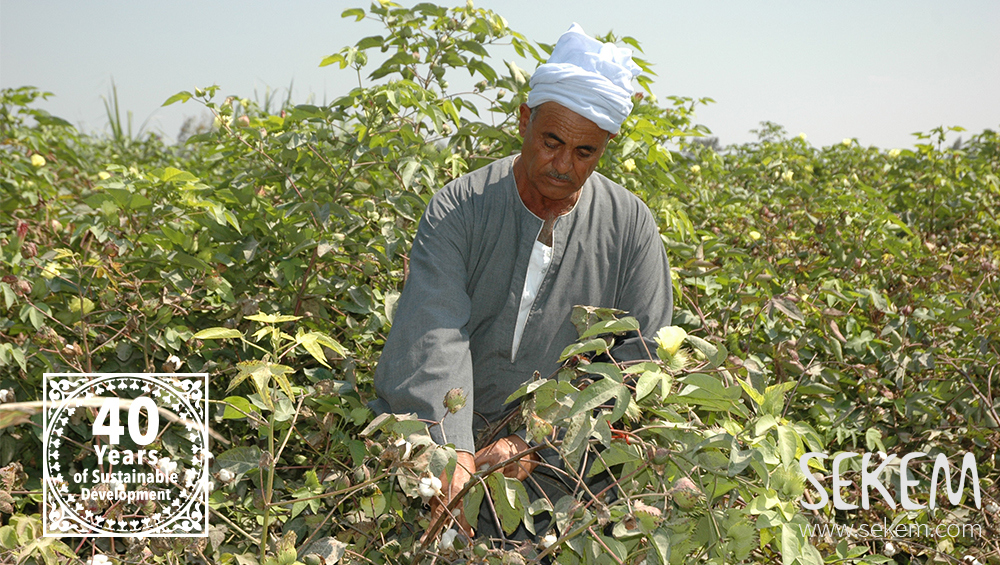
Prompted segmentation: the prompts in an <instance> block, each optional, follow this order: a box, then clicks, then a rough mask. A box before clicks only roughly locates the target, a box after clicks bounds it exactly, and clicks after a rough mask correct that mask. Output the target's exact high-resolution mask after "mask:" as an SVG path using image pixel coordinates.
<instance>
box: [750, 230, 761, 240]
mask: <svg viewBox="0 0 1000 565" xmlns="http://www.w3.org/2000/svg"><path fill="white" fill-rule="evenodd" d="M748 235H750V239H752V240H754V241H757V240H758V239H760V232H759V231H757V230H750V233H749V234H748Z"/></svg>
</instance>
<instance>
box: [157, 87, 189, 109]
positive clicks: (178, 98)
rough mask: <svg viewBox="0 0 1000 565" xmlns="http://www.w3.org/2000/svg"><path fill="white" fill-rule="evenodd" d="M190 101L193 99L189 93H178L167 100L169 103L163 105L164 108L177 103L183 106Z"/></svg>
mask: <svg viewBox="0 0 1000 565" xmlns="http://www.w3.org/2000/svg"><path fill="white" fill-rule="evenodd" d="M190 99H191V93H190V92H187V91H182V92H178V93H177V94H174V95H173V96H171V97H170V98H167V101H166V102H164V103H163V106H169V105H171V104H173V103H175V102H180V103H181V104H183V103H185V102H187V101H188V100H190ZM161 107H162V106H161Z"/></svg>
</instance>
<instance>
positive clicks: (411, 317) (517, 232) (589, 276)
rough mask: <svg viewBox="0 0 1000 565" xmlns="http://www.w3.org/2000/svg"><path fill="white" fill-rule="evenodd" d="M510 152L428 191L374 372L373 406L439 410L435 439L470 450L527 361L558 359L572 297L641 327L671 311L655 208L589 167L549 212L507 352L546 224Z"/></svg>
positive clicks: (553, 362) (421, 413)
mask: <svg viewBox="0 0 1000 565" xmlns="http://www.w3.org/2000/svg"><path fill="white" fill-rule="evenodd" d="M513 159H514V158H513V157H507V158H505V159H501V160H499V161H497V162H495V163H493V164H491V165H489V166H487V167H484V168H482V169H479V170H477V171H474V172H472V173H469V174H467V175H465V176H463V177H460V178H458V179H456V180H454V181H453V182H451V183H449V184H448V185H447V186H445V187H444V188H443V189H441V190H440V191H439V192H438V193H437V194H435V195H434V197H433V198H431V201H430V203H429V204H428V205H427V209H426V211H425V212H424V215H423V218H422V219H421V221H420V225H419V227H418V229H417V235H416V237H415V238H414V240H413V249H412V251H411V253H410V272H409V276H408V278H407V281H406V285H405V287H404V289H403V292H402V296H401V297H400V299H399V303H398V308H397V310H396V315H395V318H394V320H393V325H392V329H391V331H390V333H389V337H388V339H387V341H386V344H385V347H384V349H383V351H382V356H381V359H380V360H379V364H378V367H377V368H376V371H375V390H376V392H377V393H378V396H379V399H378V400H376V401H375V402H374V403H373V405H372V406H373V408H375V410H376V411H379V412H394V413H407V412H413V413H416V414H417V416H418V417H420V418H423V419H427V420H432V421H440V420H441V419H442V418H444V422H443V424H442V425H441V426H432V427H431V435H432V437H433V438H434V440H435V441H437V442H438V443H441V444H444V443H453V444H454V445H455V448H456V449H459V450H465V451H470V452H472V453H475V451H476V447H475V443H474V438H475V437H476V434H477V433H478V431H479V430H480V429H481V428H482V427H483V426H484V425H486V424H487V423H488V422H495V421H497V420H498V419H500V418H501V417H502V416H503V415H504V413H505V412H506V411H507V409H508V408H509V407H505V406H504V401H505V400H506V399H507V397H508V396H509V395H510V394H511V393H512V392H513V391H515V390H517V388H518V387H519V386H521V384H523V383H524V382H525V381H527V380H528V379H530V378H531V376H532V374H533V373H534V371H536V370H537V371H539V372H540V373H541V375H542V376H546V377H547V376H549V375H550V374H551V373H553V372H554V371H556V370H557V369H558V368H559V362H558V359H559V354H560V353H561V352H562V350H563V349H564V348H565V347H566V346H567V345H569V344H571V343H573V342H575V341H576V339H577V335H578V334H577V330H576V328H575V327H574V326H573V324H572V323H571V322H570V314H571V311H572V308H573V306H574V305H578V304H579V305H588V306H604V307H614V308H620V309H622V310H626V311H628V312H629V313H630V315H632V316H635V317H636V318H637V319H638V320H639V323H640V329H641V332H642V334H643V336H645V337H647V338H651V337H653V335H654V334H655V332H656V331H657V330H658V329H659V328H660V327H662V326H664V325H668V324H669V323H670V319H671V313H672V291H671V284H670V266H669V264H668V262H667V255H666V252H665V250H664V246H663V241H662V240H661V238H660V234H659V230H658V228H657V225H656V221H655V220H654V218H653V215H652V214H651V213H650V211H649V208H647V207H646V205H645V204H644V203H643V202H642V201H641V200H640V199H639V198H638V197H637V196H635V195H634V194H632V193H631V192H629V191H628V190H626V189H625V188H623V187H621V186H619V185H618V184H615V183H614V182H612V181H610V180H608V179H607V178H606V177H604V176H603V175H601V174H599V173H594V174H592V175H591V176H590V178H589V179H588V180H587V182H586V183H585V184H584V185H583V189H582V192H581V194H580V199H579V200H578V201H577V204H576V206H575V207H574V208H573V210H572V211H570V212H569V213H568V214H565V215H563V216H560V217H559V218H558V219H557V221H556V223H555V228H554V232H553V246H552V262H551V263H550V265H549V267H548V270H547V271H546V272H545V277H544V279H543V280H542V284H541V287H540V288H539V289H538V295H537V297H536V299H535V303H534V305H533V306H532V308H531V311H530V313H529V315H528V320H527V324H526V326H525V329H524V335H523V338H522V340H521V344H520V347H519V349H518V352H517V357H516V358H515V359H514V360H511V351H512V343H513V336H514V325H515V322H516V319H517V313H518V308H519V306H520V302H521V292H522V290H523V289H524V279H525V274H526V272H527V268H528V260H529V258H530V257H531V250H532V247H533V245H534V242H535V240H536V238H537V237H538V234H539V231H540V230H541V227H542V223H543V222H542V220H541V219H539V218H538V217H537V216H535V215H534V214H532V213H531V211H529V210H528V209H527V208H526V207H525V206H524V204H523V202H521V197H520V195H518V192H517V186H516V184H515V181H514V172H513V169H512V163H513ZM452 388H461V389H462V390H464V391H465V393H466V394H467V401H466V406H465V408H463V409H461V410H459V411H458V412H457V413H456V414H448V416H447V417H444V416H445V414H446V412H447V410H446V409H445V407H444V404H443V400H444V396H445V393H446V392H447V391H448V390H450V389H452ZM473 411H475V412H476V413H477V414H479V415H482V416H483V418H480V417H479V416H478V415H477V416H475V417H474V416H473ZM442 428H443V430H442Z"/></svg>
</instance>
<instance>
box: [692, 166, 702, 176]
mask: <svg viewBox="0 0 1000 565" xmlns="http://www.w3.org/2000/svg"><path fill="white" fill-rule="evenodd" d="M691 172H692V173H694V174H696V175H698V174H701V167H700V166H698V165H691Z"/></svg>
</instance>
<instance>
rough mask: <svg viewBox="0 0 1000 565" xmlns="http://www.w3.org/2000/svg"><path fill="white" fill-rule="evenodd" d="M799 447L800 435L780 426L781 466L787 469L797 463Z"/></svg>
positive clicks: (779, 452)
mask: <svg viewBox="0 0 1000 565" xmlns="http://www.w3.org/2000/svg"><path fill="white" fill-rule="evenodd" d="M797 447H798V434H796V433H795V430H793V429H792V428H790V427H789V426H778V454H779V455H780V456H781V464H782V465H785V466H786V467H787V466H789V465H792V464H793V463H795V450H796V448H797Z"/></svg>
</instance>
